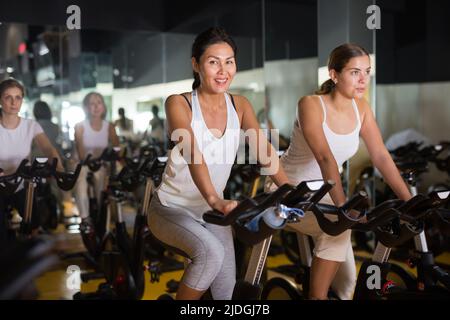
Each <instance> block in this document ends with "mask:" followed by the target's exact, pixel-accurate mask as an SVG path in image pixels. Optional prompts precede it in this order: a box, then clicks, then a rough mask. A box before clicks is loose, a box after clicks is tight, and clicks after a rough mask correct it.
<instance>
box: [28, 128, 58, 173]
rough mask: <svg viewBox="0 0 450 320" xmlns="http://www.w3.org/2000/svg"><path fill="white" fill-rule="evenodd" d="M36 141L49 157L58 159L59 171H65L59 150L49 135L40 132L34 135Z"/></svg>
mask: <svg viewBox="0 0 450 320" xmlns="http://www.w3.org/2000/svg"><path fill="white" fill-rule="evenodd" d="M34 141H35V142H36V145H37V146H38V148H39V149H40V150H41V152H42V153H43V154H44V155H45V156H46V157H47V158H48V159H53V158H56V159H58V166H57V169H58V170H59V171H64V167H63V166H62V161H61V158H60V157H59V154H58V151H56V149H55V148H54V147H53V145H52V144H51V142H50V140H48V137H47V135H46V134H45V133H40V134H38V135H36V136H35V137H34Z"/></svg>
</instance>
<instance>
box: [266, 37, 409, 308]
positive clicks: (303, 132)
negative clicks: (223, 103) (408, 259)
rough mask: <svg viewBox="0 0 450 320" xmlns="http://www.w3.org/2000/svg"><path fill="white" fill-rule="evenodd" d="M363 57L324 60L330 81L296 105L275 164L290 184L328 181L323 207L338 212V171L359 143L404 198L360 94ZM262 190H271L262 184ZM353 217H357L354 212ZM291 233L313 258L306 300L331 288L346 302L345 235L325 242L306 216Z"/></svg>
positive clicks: (354, 50)
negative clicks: (307, 242)
mask: <svg viewBox="0 0 450 320" xmlns="http://www.w3.org/2000/svg"><path fill="white" fill-rule="evenodd" d="M370 69H371V66H370V57H369V54H368V52H367V51H366V50H365V49H364V48H362V47H360V46H358V45H355V44H349V43H347V44H343V45H341V46H339V47H337V48H335V49H334V50H333V51H332V52H331V54H330V57H329V62H328V70H329V75H330V79H328V80H327V81H325V82H324V83H323V84H322V85H321V87H320V89H319V90H318V91H317V92H316V95H312V96H305V97H302V98H301V99H300V101H299V102H298V109H297V119H296V121H295V123H294V129H293V131H292V136H291V144H290V146H289V149H288V151H287V152H286V153H285V154H284V155H283V156H282V158H281V163H282V166H283V168H284V169H285V170H286V174H287V176H288V177H289V179H290V180H291V182H293V183H297V182H299V181H302V180H311V179H324V180H328V179H332V180H334V181H335V182H336V185H335V187H334V188H333V189H332V190H331V191H330V192H329V194H328V195H327V196H326V197H324V200H323V202H325V203H328V204H334V205H336V206H341V205H342V204H343V203H344V202H345V201H346V195H345V193H344V190H343V188H342V184H341V178H340V175H339V167H340V166H342V164H343V163H344V162H345V161H347V160H348V159H350V158H351V157H352V156H353V155H354V154H355V153H356V152H357V150H358V147H359V138H360V137H361V138H362V139H363V140H364V142H365V144H366V146H367V149H368V151H369V154H370V157H371V160H372V163H373V165H374V166H375V167H377V168H378V169H379V170H380V172H381V173H382V174H383V176H384V178H385V181H386V182H387V184H388V185H389V186H390V187H391V188H392V190H393V191H394V192H395V193H396V194H397V196H398V197H399V198H400V199H403V200H408V199H409V198H410V197H411V194H410V192H409V191H408V188H407V186H406V184H405V183H404V181H403V179H402V177H401V176H400V174H399V172H398V170H397V168H396V166H395V164H394V162H393V160H392V158H391V156H390V154H389V152H388V151H387V149H386V147H385V146H384V143H383V139H382V137H381V134H380V130H379V128H378V126H377V123H376V122H375V119H374V116H373V113H372V110H371V108H370V105H369V103H368V102H367V101H366V100H365V99H364V92H365V91H366V89H367V86H368V85H369V81H370ZM267 182H268V183H267V185H266V188H273V186H271V181H270V180H268V181H267ZM353 214H354V215H355V216H356V215H359V213H358V212H353ZM291 227H293V228H294V229H296V230H297V231H299V232H301V233H304V234H308V235H310V236H312V237H313V240H314V242H315V248H314V258H313V261H312V266H311V276H310V298H311V299H326V298H327V294H328V289H329V287H330V285H332V287H333V289H334V290H335V291H336V293H337V294H338V296H339V297H340V298H341V299H351V298H352V295H353V290H354V286H355V284H356V267H355V260H354V255H353V249H352V245H351V241H350V240H351V239H350V238H351V230H347V231H346V232H344V233H342V234H340V235H338V236H334V237H333V236H329V235H327V234H325V233H324V232H323V231H322V230H321V229H320V227H319V225H318V223H317V220H316V219H315V217H314V215H313V214H312V213H311V212H308V213H307V214H306V215H305V217H304V219H302V221H301V223H294V224H291Z"/></svg>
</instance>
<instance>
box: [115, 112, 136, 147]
mask: <svg viewBox="0 0 450 320" xmlns="http://www.w3.org/2000/svg"><path fill="white" fill-rule="evenodd" d="M117 112H118V114H119V119H117V120H116V121H114V126H115V127H116V128H118V129H119V136H123V137H125V138H127V139H131V138H133V130H134V129H133V120H131V119H128V118H127V117H126V116H125V108H122V107H120V108H119V110H117Z"/></svg>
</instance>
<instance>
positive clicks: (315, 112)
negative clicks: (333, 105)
mask: <svg viewBox="0 0 450 320" xmlns="http://www.w3.org/2000/svg"><path fill="white" fill-rule="evenodd" d="M298 112H299V115H302V116H309V117H310V116H314V117H319V118H320V119H321V118H322V117H323V114H322V113H323V112H322V108H321V107H320V98H319V96H317V95H310V96H303V97H301V98H300V100H299V101H298Z"/></svg>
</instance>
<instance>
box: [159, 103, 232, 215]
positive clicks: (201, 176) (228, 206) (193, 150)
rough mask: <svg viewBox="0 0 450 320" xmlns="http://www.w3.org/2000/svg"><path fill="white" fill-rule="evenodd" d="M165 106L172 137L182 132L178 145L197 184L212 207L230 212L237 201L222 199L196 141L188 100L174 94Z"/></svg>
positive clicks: (176, 141) (177, 141) (177, 140)
mask: <svg viewBox="0 0 450 320" xmlns="http://www.w3.org/2000/svg"><path fill="white" fill-rule="evenodd" d="M165 108H166V114H167V123H168V130H169V135H170V136H171V138H172V136H173V134H174V133H175V134H180V137H179V138H177V139H176V140H175V143H177V147H181V148H180V150H181V153H182V155H183V158H184V159H185V160H186V162H187V163H188V167H189V171H190V173H191V176H192V180H193V181H194V183H195V185H196V186H197V188H198V189H199V191H200V193H201V194H202V196H203V198H204V199H205V200H206V201H207V202H208V204H209V205H210V206H211V207H212V208H214V209H218V210H220V211H222V212H223V213H228V212H229V211H231V210H232V209H233V208H234V207H235V206H236V203H235V202H234V201H232V202H228V203H227V202H225V201H223V200H221V199H220V198H219V195H218V194H217V191H216V189H215V188H214V186H213V184H212V182H211V176H210V175H209V171H208V167H207V166H206V163H205V161H204V158H203V155H202V153H201V152H200V150H199V148H198V145H197V142H196V141H195V137H194V132H193V131H192V128H191V111H190V109H189V107H188V106H187V103H186V101H185V100H184V98H183V97H181V96H178V95H173V96H170V97H169V98H167V100H166V103H165Z"/></svg>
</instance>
